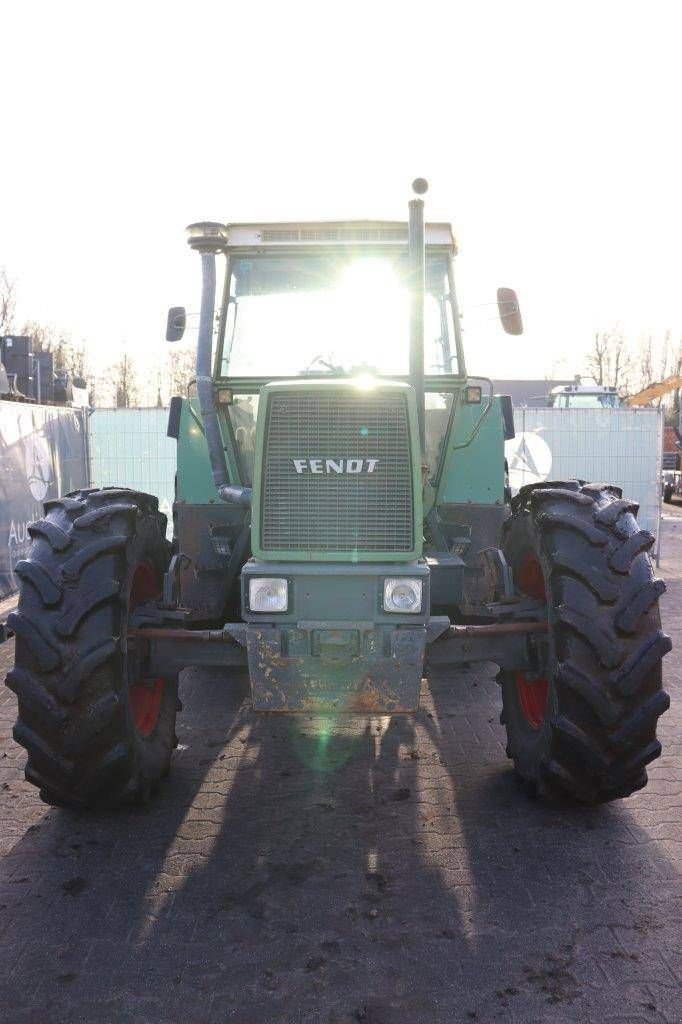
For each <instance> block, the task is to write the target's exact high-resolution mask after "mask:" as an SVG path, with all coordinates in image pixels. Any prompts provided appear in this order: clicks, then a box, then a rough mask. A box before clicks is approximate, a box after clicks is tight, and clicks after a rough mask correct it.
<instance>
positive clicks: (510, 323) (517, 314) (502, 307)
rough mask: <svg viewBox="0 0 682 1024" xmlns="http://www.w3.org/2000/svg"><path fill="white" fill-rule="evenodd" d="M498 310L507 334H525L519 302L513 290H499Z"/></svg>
mask: <svg viewBox="0 0 682 1024" xmlns="http://www.w3.org/2000/svg"><path fill="white" fill-rule="evenodd" d="M497 308H498V310H499V311H500V320H501V321H502V327H503V328H504V330H505V331H506V333H507V334H523V320H522V319H521V310H520V309H519V300H518V299H517V298H516V292H515V291H514V289H513V288H498V289H497Z"/></svg>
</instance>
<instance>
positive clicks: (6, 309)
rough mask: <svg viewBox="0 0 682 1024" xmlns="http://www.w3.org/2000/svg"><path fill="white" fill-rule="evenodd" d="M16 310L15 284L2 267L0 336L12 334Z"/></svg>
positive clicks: (0, 268)
mask: <svg viewBox="0 0 682 1024" xmlns="http://www.w3.org/2000/svg"><path fill="white" fill-rule="evenodd" d="M16 308H17V293H16V285H15V282H14V281H12V280H11V278H9V277H8V276H7V271H6V270H5V269H4V267H0V335H3V336H4V335H5V334H12V332H13V329H14V314H15V312H16Z"/></svg>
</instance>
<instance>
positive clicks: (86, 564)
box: [7, 488, 178, 806]
mask: <svg viewBox="0 0 682 1024" xmlns="http://www.w3.org/2000/svg"><path fill="white" fill-rule="evenodd" d="M44 507H45V516H44V518H43V519H41V520H39V521H38V522H37V523H34V524H33V525H32V526H30V527H29V533H30V535H31V537H32V539H33V543H32V545H31V549H30V551H29V554H28V557H27V559H26V560H25V561H22V562H19V563H18V565H17V566H16V570H15V571H16V573H17V575H18V576H19V578H20V580H21V587H20V591H19V605H18V610H17V612H16V613H14V614H13V615H11V616H10V617H9V619H8V625H9V626H10V627H11V628H12V629H13V630H14V631H15V634H16V653H15V664H14V668H13V669H12V670H11V671H10V672H9V673H8V676H7V685H8V686H9V688H10V689H11V690H13V691H14V692H15V693H16V695H17V697H18V703H19V715H18V719H17V723H16V725H15V727H14V738H15V739H16V741H17V742H18V743H20V744H21V745H22V746H24V747H25V748H26V750H27V751H28V762H27V764H26V778H27V779H28V781H29V782H32V783H33V784H34V785H35V786H38V788H39V789H40V795H41V797H42V798H43V799H44V800H45V801H46V802H47V803H51V804H57V805H76V806H101V805H108V806H111V805H116V804H121V803H126V802H141V801H146V800H147V799H148V798H149V796H150V794H151V793H152V792H153V791H154V789H155V788H156V786H157V785H158V783H159V781H160V779H161V778H162V777H163V776H164V775H165V774H166V773H167V772H168V768H169V764H170V758H171V753H172V750H173V746H174V745H175V742H176V741H175V717H176V711H177V704H178V698H177V676H175V677H169V678H165V679H157V680H147V679H143V678H137V671H138V670H137V669H136V667H135V666H136V662H135V661H134V659H133V657H132V654H131V653H129V644H128V637H127V627H128V616H129V612H130V610H131V609H132V607H134V606H135V605H136V604H139V603H143V602H145V601H151V600H153V599H154V598H155V597H157V596H160V593H161V586H162V581H163V574H164V573H165V571H166V570H167V568H168V563H169V559H170V545H169V544H168V542H167V541H166V517H165V516H164V515H163V514H162V513H160V512H159V511H158V501H157V499H156V498H154V497H152V496H151V495H148V494H143V493H141V492H139V491H131V490H128V489H124V488H116V489H114V488H103V489H101V490H100V489H98V490H82V491H76V492H74V493H73V494H71V495H69V496H68V497H66V498H60V499H57V500H55V501H49V502H47V503H46V504H45V506H44ZM133 648H134V645H133V644H131V645H130V649H131V650H132V649H133Z"/></svg>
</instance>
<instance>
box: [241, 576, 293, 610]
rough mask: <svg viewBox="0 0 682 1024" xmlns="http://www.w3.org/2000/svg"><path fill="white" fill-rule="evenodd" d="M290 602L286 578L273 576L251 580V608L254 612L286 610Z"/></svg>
mask: <svg viewBox="0 0 682 1024" xmlns="http://www.w3.org/2000/svg"><path fill="white" fill-rule="evenodd" d="M288 604H289V588H288V586H287V581H286V580H280V579H276V578H275V577H273V576H267V577H261V578H260V579H259V578H255V579H252V580H249V608H250V609H251V611H252V612H285V611H286V610H287V606H288Z"/></svg>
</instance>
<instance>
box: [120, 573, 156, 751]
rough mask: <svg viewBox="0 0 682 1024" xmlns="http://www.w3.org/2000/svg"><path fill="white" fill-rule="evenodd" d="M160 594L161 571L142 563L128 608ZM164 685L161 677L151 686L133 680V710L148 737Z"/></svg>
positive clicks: (140, 729)
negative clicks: (159, 572)
mask: <svg viewBox="0 0 682 1024" xmlns="http://www.w3.org/2000/svg"><path fill="white" fill-rule="evenodd" d="M160 593H161V581H160V578H159V574H158V572H157V571H156V569H155V568H154V566H153V565H151V564H150V563H149V562H140V563H139V564H138V566H137V568H136V569H135V572H134V573H133V582H132V584H131V587H130V599H129V610H130V611H132V610H133V609H134V608H136V607H137V606H138V604H144V603H145V602H146V601H151V600H153V599H154V598H155V597H158V596H159V594H160ZM163 686H164V680H163V679H162V678H161V677H158V678H157V679H155V680H154V681H153V683H151V684H150V685H148V684H146V683H133V685H132V686H130V688H129V690H128V697H129V700H130V713H131V714H132V716H133V724H134V726H135V728H136V729H137V731H138V733H139V734H140V736H149V735H150V733H152V732H154V729H155V728H156V723H157V721H158V719H159V712H160V710H161V702H162V700H163Z"/></svg>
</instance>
